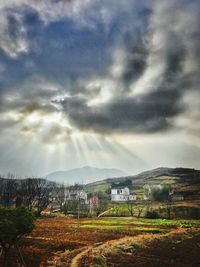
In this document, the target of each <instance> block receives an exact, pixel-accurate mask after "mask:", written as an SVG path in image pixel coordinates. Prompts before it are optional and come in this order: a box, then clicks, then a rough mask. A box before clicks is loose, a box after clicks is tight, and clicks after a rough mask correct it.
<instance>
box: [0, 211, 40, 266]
mask: <svg viewBox="0 0 200 267" xmlns="http://www.w3.org/2000/svg"><path fill="white" fill-rule="evenodd" d="M34 221H35V217H34V216H33V214H32V213H31V212H30V211H28V210H27V209H26V208H25V207H19V208H15V209H11V208H0V245H1V247H2V249H3V252H4V266H7V264H8V266H9V263H8V254H9V251H10V249H11V247H12V246H15V247H16V248H17V249H19V247H18V241H19V240H20V238H21V237H22V236H24V235H26V234H28V233H31V232H32V230H33V228H34ZM21 260H22V261H23V259H22V258H21Z"/></svg>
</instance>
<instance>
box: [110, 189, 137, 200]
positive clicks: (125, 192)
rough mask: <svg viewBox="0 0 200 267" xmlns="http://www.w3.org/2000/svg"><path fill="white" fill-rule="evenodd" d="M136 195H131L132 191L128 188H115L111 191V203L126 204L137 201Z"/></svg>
mask: <svg viewBox="0 0 200 267" xmlns="http://www.w3.org/2000/svg"><path fill="white" fill-rule="evenodd" d="M135 200H136V195H135V194H134V195H131V194H130V189H129V188H128V187H127V186H126V187H115V188H112V189H111V201H116V202H120V201H121V202H125V201H135Z"/></svg>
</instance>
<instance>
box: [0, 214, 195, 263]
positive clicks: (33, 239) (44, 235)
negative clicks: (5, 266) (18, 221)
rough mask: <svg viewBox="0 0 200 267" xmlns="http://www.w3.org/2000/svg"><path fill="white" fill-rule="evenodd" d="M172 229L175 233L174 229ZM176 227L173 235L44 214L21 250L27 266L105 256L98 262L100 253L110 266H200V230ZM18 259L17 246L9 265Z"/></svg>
mask: <svg viewBox="0 0 200 267" xmlns="http://www.w3.org/2000/svg"><path fill="white" fill-rule="evenodd" d="M90 220H91V219H90ZM84 221H87V219H84ZM136 226H137V225H136ZM144 226H145V225H144ZM148 227H151V226H149V225H148ZM159 228H163V229H164V230H165V228H166V227H159ZM168 230H170V234H172V232H171V231H172V229H171V228H168ZM173 231H175V233H173V236H168V235H169V234H165V235H163V234H162V235H161V234H155V235H152V234H142V233H141V232H139V231H138V232H136V231H135V232H134V231H133V230H131V231H129V230H112V229H108V230H107V229H87V228H77V220H76V219H73V218H66V217H57V218H43V219H39V220H38V221H37V223H36V228H35V230H34V231H33V233H32V234H31V235H30V236H27V237H26V238H24V239H23V240H21V242H20V250H21V252H22V255H23V258H24V261H25V263H26V266H27V267H55V266H57V267H59V266H60V267H67V266H73V267H78V266H79V267H81V266H87V267H88V266H90V264H93V263H95V261H96V260H97V263H101V261H102V258H100V261H99V262H98V260H99V259H98V257H97V256H95V255H96V254H98V256H99V255H101V256H102V257H103V261H106V264H107V266H116V267H117V266H123V267H124V266H126V267H128V266H142V267H144V266H148V267H153V266H155V267H158V266H170V267H171V266H172V267H175V266H176V267H179V266H180V267H181V266H182V267H184V266H186V267H187V266H191V267H192V266H194V267H196V266H200V262H199V255H200V233H199V232H197V231H196V232H195V234H192V235H190V234H189V233H188V234H187V235H185V234H184V233H183V230H181V229H174V230H173ZM184 231H185V230H184ZM187 231H189V230H187ZM184 235H185V239H184V238H182V237H183V236H184ZM164 236H165V238H164V239H163V237H164ZM172 237H173V238H172ZM188 237H189V238H188ZM134 240H135V241H134ZM144 240H145V246H144V247H143V246H142V247H138V248H137V249H136V250H135V249H134V250H132V249H131V248H129V245H130V244H131V243H132V242H136V241H137V242H136V243H137V244H140V243H141V241H142V243H143V242H144ZM127 246H128V247H127ZM104 250H105V251H106V253H104ZM95 253H96V254H95ZM104 254H105V255H104ZM17 261H18V259H17V253H16V250H14V249H13V251H12V261H11V262H12V263H11V264H10V265H9V267H18V266H19V263H18V262H17ZM0 266H2V257H1V258H0Z"/></svg>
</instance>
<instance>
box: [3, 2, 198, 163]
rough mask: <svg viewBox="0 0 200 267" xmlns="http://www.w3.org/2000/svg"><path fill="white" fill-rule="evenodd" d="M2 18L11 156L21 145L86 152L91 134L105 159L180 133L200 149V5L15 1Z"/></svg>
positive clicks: (5, 125) (5, 116)
mask: <svg viewBox="0 0 200 267" xmlns="http://www.w3.org/2000/svg"><path fill="white" fill-rule="evenodd" d="M0 15H1V16H0V128H1V130H0V137H1V139H0V146H1V145H2V144H3V145H2V146H3V150H4V151H6V148H5V147H6V142H7V144H8V146H9V144H10V143H12V141H13V142H14V141H15V140H16V139H17V140H20V142H22V143H23V142H24V143H25V142H27V143H30V144H32V142H33V143H34V142H36V143H37V142H38V144H39V145H41V147H43V146H44V147H48V146H49V147H51V146H52V147H54V146H55V144H59V145H61V146H62V145H66V143H68V144H70V145H69V147H70V149H71V148H72V147H73V146H74V147H75V148H74V149H75V150H74V151H76V153H78V152H77V150H78V151H79V150H80V149H79V148H81V149H83V147H82V146H81V145H80V144H77V139H78V138H79V139H80V140H83V142H85V143H86V144H88V147H90V148H91V146H92V145H91V144H90V141H89V140H86V139H87V138H85V134H86V135H88V136H90V135H92V136H93V139H94V140H91V143H92V144H93V146H94V147H98V148H99V150H100V147H101V146H100V145H99V144H97V143H98V140H97V139H98V138H99V140H101V142H102V143H103V142H107V141H105V140H104V141H102V140H103V139H104V138H105V139H106V138H108V139H109V140H111V139H112V138H113V139H112V140H114V138H118V139H120V140H123V137H124V136H129V138H130V136H131V138H132V137H133V139H134V138H136V136H141V137H140V138H144V139H145V140H148V141H149V142H151V140H152V139H153V138H154V137H155V136H162V137H163V136H165V138H166V140H168V139H167V138H168V137H169V136H171V135H173V134H176V136H177V135H180V136H182V140H184V142H188V143H191V146H192V148H191V151H193V147H195V151H197V150H198V147H199V141H200V139H199V136H200V123H199V121H200V120H199V119H200V109H199V107H200V102H199V99H200V88H199V84H200V4H199V1H197V0H192V1H187V0H183V1H179V0H169V1H166V0H162V1H151V0H142V1H136V0H124V1H115V0H103V1H102V0H86V1H82V0H74V1H64V0H61V1H55V0H42V1H35V0H18V1H14V0H7V1H1V2H0ZM77 136H78V137H77ZM81 136H82V137H81ZM116 136H117V137H116ZM76 138H77V139H76ZM131 138H130V139H129V140H131ZM146 138H147V139H146ZM163 138H164V137H163ZM84 139H85V140H86V141H84ZM30 140H32V141H30ZM80 140H79V141H80ZM163 140H164V139H163ZM185 140H187V141H185ZM163 142H164V141H163ZM166 142H167V141H166ZM94 144H96V145H94ZM113 144H116V142H114V141H113ZM119 147H120V146H119ZM121 147H122V146H121ZM163 147H166V144H165V145H163ZM172 147H173V146H172ZM180 147H181V144H180V146H179V148H180ZM183 147H185V148H186V147H188V144H187V145H183ZM86 148H87V147H86ZM86 148H85V147H84V149H86ZM124 149H125V150H127V147H126V148H124ZM32 150H34V149H33V148H32ZM61 150H62V149H61ZM119 150H120V149H119ZM121 150H122V149H121ZM90 151H92V149H90ZM138 151H139V149H138ZM180 151H181V149H180ZM79 153H80V151H79ZM181 153H182V151H181ZM191 153H192V152H191ZM195 153H196V152H195ZM78 155H79V154H78ZM93 156H94V155H93ZM129 156H130V155H129ZM102 157H105V155H103V156H102ZM127 157H128V156H127ZM129 160H130V158H129Z"/></svg>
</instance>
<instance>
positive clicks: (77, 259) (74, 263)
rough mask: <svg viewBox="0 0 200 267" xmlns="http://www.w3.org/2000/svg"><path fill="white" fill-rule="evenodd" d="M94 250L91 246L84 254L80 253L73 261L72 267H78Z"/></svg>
mask: <svg viewBox="0 0 200 267" xmlns="http://www.w3.org/2000/svg"><path fill="white" fill-rule="evenodd" d="M91 250H92V246H89V247H87V248H85V249H84V250H83V251H82V252H80V253H79V254H77V255H76V256H75V257H74V258H73V259H72V261H71V265H70V267H78V266H79V263H80V261H81V259H82V258H83V257H84V256H87V254H88V253H89V252H90V251H91Z"/></svg>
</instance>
